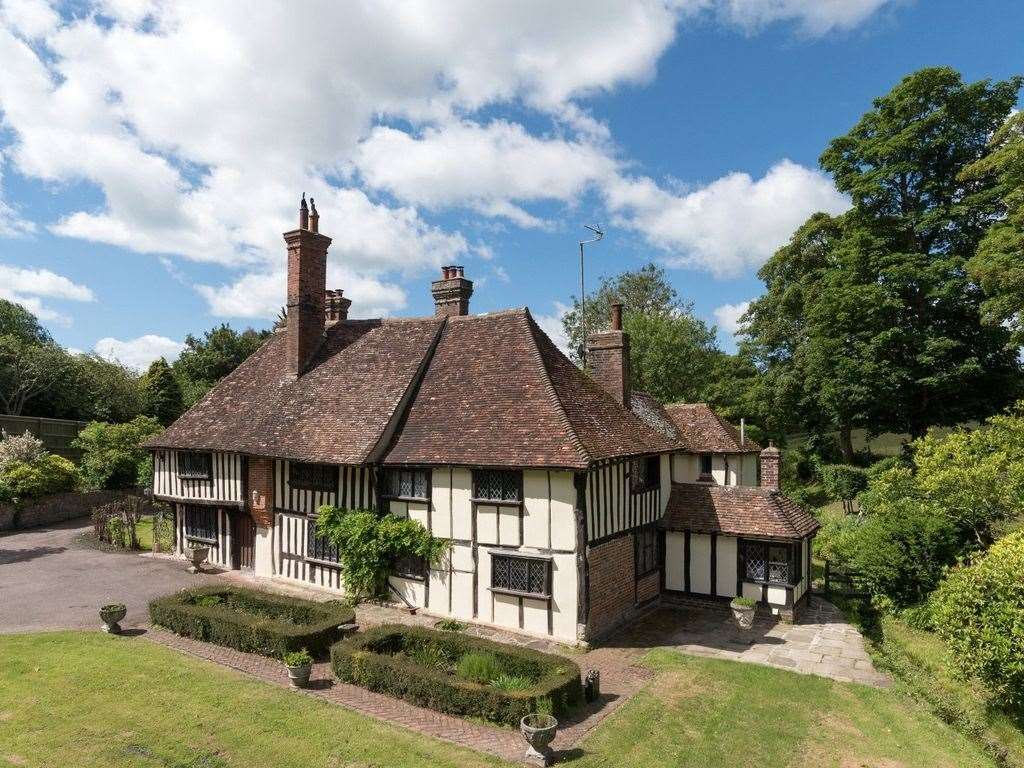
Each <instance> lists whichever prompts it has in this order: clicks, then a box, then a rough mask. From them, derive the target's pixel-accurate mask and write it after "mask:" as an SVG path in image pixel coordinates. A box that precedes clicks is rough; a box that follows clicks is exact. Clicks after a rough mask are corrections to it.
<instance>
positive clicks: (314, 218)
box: [309, 197, 320, 232]
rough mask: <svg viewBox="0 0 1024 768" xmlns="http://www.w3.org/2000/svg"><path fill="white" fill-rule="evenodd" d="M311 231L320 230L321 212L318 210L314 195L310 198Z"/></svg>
mask: <svg viewBox="0 0 1024 768" xmlns="http://www.w3.org/2000/svg"><path fill="white" fill-rule="evenodd" d="M309 231H310V232H319V231H320V214H319V213H317V212H316V202H314V200H313V198H312V197H311V198H309Z"/></svg>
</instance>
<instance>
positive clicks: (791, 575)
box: [740, 541, 800, 586]
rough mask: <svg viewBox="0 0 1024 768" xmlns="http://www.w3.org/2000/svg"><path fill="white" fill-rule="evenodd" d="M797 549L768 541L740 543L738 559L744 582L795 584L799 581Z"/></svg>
mask: <svg viewBox="0 0 1024 768" xmlns="http://www.w3.org/2000/svg"><path fill="white" fill-rule="evenodd" d="M796 551H797V547H796V546H794V545H793V544H778V543H774V542H769V541H741V542H740V557H741V558H742V561H743V563H742V565H743V568H742V572H743V578H744V580H745V581H752V582H755V583H758V584H785V585H787V586H789V585H793V584H797V583H799V581H800V572H799V566H798V564H797V560H796V554H795V553H796Z"/></svg>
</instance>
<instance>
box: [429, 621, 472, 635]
mask: <svg viewBox="0 0 1024 768" xmlns="http://www.w3.org/2000/svg"><path fill="white" fill-rule="evenodd" d="M434 627H435V628H436V629H440V630H441V631H442V632H461V631H462V630H464V629H465V628H466V625H465V624H463V623H462V622H461V621H456V620H455V619H441V620H440V621H438V622H437V623H436V624H434Z"/></svg>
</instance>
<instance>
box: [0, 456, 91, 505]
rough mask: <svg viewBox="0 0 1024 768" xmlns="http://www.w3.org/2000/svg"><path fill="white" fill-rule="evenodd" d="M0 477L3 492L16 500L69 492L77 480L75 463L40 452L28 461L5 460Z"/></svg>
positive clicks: (76, 483)
mask: <svg viewBox="0 0 1024 768" xmlns="http://www.w3.org/2000/svg"><path fill="white" fill-rule="evenodd" d="M0 478H2V485H3V488H4V493H5V494H7V495H8V496H9V497H10V498H12V499H17V500H19V501H20V500H23V499H37V498H39V497H41V496H49V495H51V494H54V493H63V492H65V491H73V490H74V489H75V487H76V486H77V485H78V483H79V475H78V470H77V469H76V468H75V465H74V464H72V463H71V462H70V461H68V460H67V459H65V458H64V457H63V456H56V455H54V454H52V453H44V454H42V455H41V456H39V457H38V458H36V459H33V460H32V461H31V462H25V461H19V460H15V461H11V462H8V464H7V466H6V468H5V469H4V471H3V473H0Z"/></svg>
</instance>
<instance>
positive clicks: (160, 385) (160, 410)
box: [142, 357, 182, 425]
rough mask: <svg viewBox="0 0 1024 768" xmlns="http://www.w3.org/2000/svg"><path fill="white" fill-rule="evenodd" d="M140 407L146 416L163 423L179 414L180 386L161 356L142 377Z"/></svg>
mask: <svg viewBox="0 0 1024 768" xmlns="http://www.w3.org/2000/svg"><path fill="white" fill-rule="evenodd" d="M142 407H143V411H144V413H145V414H146V415H147V416H152V417H153V418H155V419H156V420H157V421H159V422H160V423H161V424H164V425H167V424H170V423H171V422H172V421H174V420H175V419H176V418H178V416H180V415H181V411H182V398H181V387H180V386H179V384H178V380H177V379H176V378H174V372H173V371H171V366H169V365H168V364H167V361H166V360H164V359H163V358H162V357H161V358H158V359H156V360H154V361H153V362H152V363H151V364H150V366H149V370H148V371H146V375H145V376H143V377H142Z"/></svg>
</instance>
